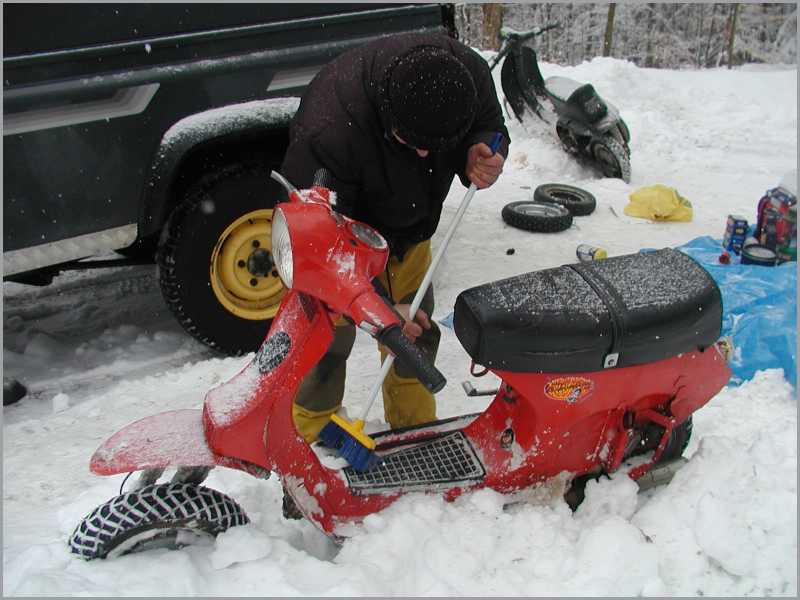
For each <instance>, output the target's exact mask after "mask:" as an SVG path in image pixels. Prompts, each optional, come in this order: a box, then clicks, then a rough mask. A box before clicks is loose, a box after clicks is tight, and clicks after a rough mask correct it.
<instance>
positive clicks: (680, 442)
mask: <svg viewBox="0 0 800 600" xmlns="http://www.w3.org/2000/svg"><path fill="white" fill-rule="evenodd" d="M691 438H692V417H691V416H690V417H689V418H687V419H686V420H685V421H684V422H683V423H681V424H680V425H677V426H675V427H673V428H672V433H671V434H670V436H669V439H668V440H667V444H666V445H665V446H664V451H663V452H662V453H661V457H660V458H659V459H658V462H659V463H663V462H668V461H670V460H673V459H675V458H678V457H679V456H681V455H682V454H683V451H684V450H686V447H687V446H688V445H689V440H690V439H691Z"/></svg>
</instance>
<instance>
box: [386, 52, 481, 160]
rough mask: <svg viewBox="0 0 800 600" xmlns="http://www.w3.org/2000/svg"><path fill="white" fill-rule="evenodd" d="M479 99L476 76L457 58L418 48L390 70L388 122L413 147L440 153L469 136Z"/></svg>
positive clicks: (388, 81)
mask: <svg viewBox="0 0 800 600" xmlns="http://www.w3.org/2000/svg"><path fill="white" fill-rule="evenodd" d="M477 95H478V94H477V91H476V88H475V82H474V81H473V79H472V75H471V74H470V72H469V71H468V70H467V68H466V67H465V66H464V65H463V64H462V63H461V62H460V61H459V60H458V59H457V58H456V57H455V56H453V55H452V54H451V53H450V52H448V51H447V50H444V49H443V48H439V47H437V46H416V47H414V48H412V49H411V50H409V51H408V52H406V53H405V54H401V55H400V56H398V57H396V58H395V59H394V60H393V61H392V63H391V64H390V65H389V67H388V68H387V70H386V74H385V78H384V82H383V104H382V111H383V113H384V115H383V117H384V121H385V123H386V125H387V127H389V128H390V131H391V130H393V131H394V132H395V133H397V135H398V136H399V137H401V138H402V139H403V141H405V142H406V143H408V144H409V145H411V146H413V147H415V148H420V149H423V150H433V151H436V150H442V149H445V148H449V147H452V146H454V145H456V144H457V143H458V142H459V141H460V140H461V139H462V138H463V137H464V136H465V135H466V134H467V132H468V131H469V128H470V127H471V126H472V121H473V120H474V119H475V113H476V109H477Z"/></svg>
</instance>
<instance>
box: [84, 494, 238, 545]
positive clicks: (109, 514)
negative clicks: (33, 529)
mask: <svg viewBox="0 0 800 600" xmlns="http://www.w3.org/2000/svg"><path fill="white" fill-rule="evenodd" d="M249 521H250V520H249V519H248V518H247V515H246V514H245V512H244V510H242V508H241V507H240V506H239V505H238V504H237V503H236V502H235V501H234V500H232V499H231V498H229V497H228V496H226V495H225V494H223V493H221V492H218V491H216V490H212V489H210V488H207V487H202V486H196V485H191V484H185V483H177V484H176V483H168V484H157V485H150V486H147V487H144V488H142V489H140V490H136V491H134V492H128V493H126V494H122V495H121V496H117V497H115V498H112V499H111V500H109V501H108V502H106V503H105V504H101V505H100V506H98V507H97V508H95V509H94V510H93V511H92V512H91V513H89V514H88V515H87V516H86V517H84V519H83V520H82V521H81V522H80V523H79V524H78V526H77V527H76V528H75V531H74V532H73V533H72V536H71V537H70V539H69V547H70V550H72V552H73V553H74V554H78V555H79V556H81V557H82V558H84V559H86V560H92V559H95V558H106V557H108V556H109V555H111V556H117V555H122V554H129V553H131V552H139V551H142V550H146V549H148V548H151V547H160V548H164V547H168V548H178V547H180V546H182V545H184V544H182V543H181V542H180V541H179V540H178V539H177V538H178V534H179V532H182V531H183V532H191V533H195V534H198V533H199V534H205V535H208V536H212V537H213V536H216V535H217V534H219V533H222V532H223V531H226V530H227V529H229V528H230V527H236V526H237V525H245V524H246V523H249Z"/></svg>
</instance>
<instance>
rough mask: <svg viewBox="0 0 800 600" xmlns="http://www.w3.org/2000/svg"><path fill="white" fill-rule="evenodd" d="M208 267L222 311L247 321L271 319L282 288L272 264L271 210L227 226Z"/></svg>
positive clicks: (276, 307)
mask: <svg viewBox="0 0 800 600" xmlns="http://www.w3.org/2000/svg"><path fill="white" fill-rule="evenodd" d="M210 267H211V268H210V273H209V275H210V280H211V288H212V289H213V290H214V295H215V296H216V297H217V300H219V302H220V304H222V306H224V307H225V310H227V311H228V312H230V313H232V314H234V315H236V316H237V317H241V318H242V319H248V320H251V321H263V320H264V319H271V318H272V317H274V316H275V313H277V312H278V306H279V304H280V301H281V298H282V297H283V294H284V292H285V291H286V288H284V286H283V282H282V281H281V280H280V278H279V277H278V272H277V270H275V265H274V263H273V260H272V209H261V210H254V211H253V212H249V213H247V214H245V215H242V216H241V217H239V218H238V219H236V220H235V221H234V222H233V223H231V224H230V225H228V227H227V229H225V231H224V232H223V233H222V235H221V236H219V240H217V243H216V245H215V246H214V251H213V252H212V253H211V265H210Z"/></svg>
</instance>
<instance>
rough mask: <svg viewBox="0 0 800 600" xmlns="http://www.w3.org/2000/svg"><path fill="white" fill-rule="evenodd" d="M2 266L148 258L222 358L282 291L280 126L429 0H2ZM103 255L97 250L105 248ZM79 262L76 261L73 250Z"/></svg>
mask: <svg viewBox="0 0 800 600" xmlns="http://www.w3.org/2000/svg"><path fill="white" fill-rule="evenodd" d="M3 13H4V15H3V16H4V19H3V35H4V40H3V79H4V81H3V151H4V160H3V176H4V189H3V192H4V194H3V196H4V199H3V201H4V205H3V209H4V220H3V278H4V280H11V281H16V282H21V283H29V284H36V285H46V284H47V283H49V282H50V281H52V277H53V276H54V275H55V274H58V273H59V272H61V271H62V270H65V269H80V268H98V267H108V266H113V265H122V264H130V263H134V262H139V263H141V262H155V263H156V265H157V274H158V279H159V285H160V287H161V290H162V293H163V296H164V299H165V301H166V304H167V305H168V306H169V308H170V310H171V311H172V313H173V314H174V315H175V317H176V318H177V319H178V321H179V322H180V323H181V325H182V326H183V327H184V328H185V329H186V331H188V332H189V333H190V334H191V335H193V336H194V337H196V338H197V339H198V340H200V341H202V342H203V343H205V344H207V345H208V346H210V347H212V348H215V349H217V350H219V351H220V352H223V353H226V354H233V355H236V354H242V353H246V352H249V351H252V350H254V349H256V348H257V347H258V346H259V344H260V343H261V341H262V339H263V337H264V335H265V333H266V331H267V328H268V325H269V322H270V321H271V319H272V317H273V316H274V315H275V313H276V311H277V308H278V305H279V303H280V300H281V297H282V296H283V294H284V291H285V290H284V287H283V284H282V283H281V281H280V279H279V278H278V276H277V271H276V270H275V268H274V265H273V263H272V257H271V254H270V249H271V237H270V233H271V218H272V207H273V206H274V204H275V201H276V198H280V197H281V192H280V187H279V186H278V184H277V183H276V182H274V181H273V180H272V179H270V177H269V173H270V171H271V170H272V169H274V168H277V167H278V166H279V165H280V163H281V162H282V158H283V154H284V152H285V150H286V146H287V143H288V124H289V121H290V119H291V117H292V116H293V114H294V112H295V111H296V109H297V106H298V104H299V97H300V96H301V95H302V92H303V89H304V88H305V86H306V85H307V84H308V82H309V81H310V80H311V79H312V77H313V76H314V75H315V73H316V72H317V71H318V70H319V69H320V68H321V67H322V66H323V65H324V64H326V63H327V62H328V61H330V60H331V59H332V58H333V57H335V56H336V55H338V54H339V53H341V52H344V51H346V50H348V49H350V48H353V47H355V46H358V45H360V44H363V43H365V42H368V41H371V40H372V39H375V38H376V37H379V36H383V35H387V34H392V33H398V32H404V31H421V30H427V31H435V30H436V31H441V32H443V33H448V34H449V35H453V36H455V28H454V25H453V10H452V5H439V4H372V3H367V4H316V3H296V4H289V3H285V4H273V3H252V4H250V3H241V4H239V3H231V4H227V3H226V4H221V3H220V4H206V3H193V4H182V3H169V4H162V3H146V4H134V3H123V4H110V3H109V4H88V3H87V4H69V3H67V4H58V3H55V4H17V3H11V4H6V5H5V6H4V7H3ZM109 257H111V258H109ZM87 259H88V260H87Z"/></svg>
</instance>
